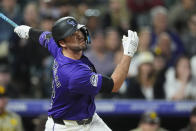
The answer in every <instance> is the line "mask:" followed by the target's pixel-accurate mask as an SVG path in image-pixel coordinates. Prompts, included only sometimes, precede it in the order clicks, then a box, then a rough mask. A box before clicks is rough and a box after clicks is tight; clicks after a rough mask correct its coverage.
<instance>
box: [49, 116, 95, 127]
mask: <svg viewBox="0 0 196 131" xmlns="http://www.w3.org/2000/svg"><path fill="white" fill-rule="evenodd" d="M50 118H52V117H50ZM52 119H53V121H54V123H57V124H61V125H65V123H64V122H63V119H60V118H52ZM92 119H93V118H92V117H90V118H88V119H83V120H76V122H77V124H78V125H86V124H89V123H91V121H92Z"/></svg>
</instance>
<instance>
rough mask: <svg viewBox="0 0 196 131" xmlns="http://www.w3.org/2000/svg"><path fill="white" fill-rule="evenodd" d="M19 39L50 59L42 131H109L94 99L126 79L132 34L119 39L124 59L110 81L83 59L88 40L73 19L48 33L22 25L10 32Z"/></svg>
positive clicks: (134, 36) (63, 20)
mask: <svg viewBox="0 0 196 131" xmlns="http://www.w3.org/2000/svg"><path fill="white" fill-rule="evenodd" d="M14 32H16V33H17V34H18V36H19V37H20V38H23V39H28V38H29V39H31V40H33V41H35V42H37V43H40V44H41V45H42V46H44V47H45V48H47V49H48V50H49V52H50V53H51V55H52V56H53V57H54V64H53V82H52V88H53V92H52V97H51V107H50V109H49V110H48V120H47V122H46V126H45V131H110V130H111V129H110V128H109V127H108V126H107V125H106V124H105V123H104V122H103V120H102V119H101V118H100V117H99V116H98V115H97V114H96V113H95V101H94V98H95V95H96V94H98V93H99V92H106V93H110V92H117V91H118V90H119V89H120V87H121V85H122V83H123V81H124V80H125V78H126V76H127V72H128V69H129V65H130V62H131V58H132V57H133V55H134V53H135V52H136V50H137V47H138V41H139V40H138V36H137V33H136V32H133V31H131V30H129V31H128V36H123V39H122V44H123V49H124V55H123V56H122V59H121V61H120V63H119V64H118V65H117V67H116V69H115V70H114V72H113V74H112V75H111V77H108V76H104V75H101V74H98V73H96V70H95V67H94V66H93V64H92V63H91V62H90V61H89V60H88V58H87V57H86V56H84V55H83V50H84V49H86V48H87V44H89V43H90V42H91V41H90V36H89V32H88V30H87V28H86V27H85V25H81V24H79V23H78V22H77V21H76V19H75V18H73V17H70V16H69V17H63V18H61V19H59V20H57V21H56V22H55V24H54V25H53V28H52V32H48V31H39V30H37V29H34V28H31V27H29V26H26V25H21V26H18V27H16V28H15V29H14Z"/></svg>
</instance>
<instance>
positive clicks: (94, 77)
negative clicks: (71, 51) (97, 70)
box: [90, 74, 98, 87]
mask: <svg viewBox="0 0 196 131" xmlns="http://www.w3.org/2000/svg"><path fill="white" fill-rule="evenodd" d="M90 82H91V85H93V86H95V87H97V83H98V75H97V74H93V75H92V76H91V78H90Z"/></svg>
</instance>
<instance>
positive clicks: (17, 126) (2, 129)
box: [0, 111, 23, 131]
mask: <svg viewBox="0 0 196 131" xmlns="http://www.w3.org/2000/svg"><path fill="white" fill-rule="evenodd" d="M0 131H23V127H22V122H21V118H20V116H19V115H17V114H16V113H13V112H8V111H6V112H4V113H3V114H1V115H0Z"/></svg>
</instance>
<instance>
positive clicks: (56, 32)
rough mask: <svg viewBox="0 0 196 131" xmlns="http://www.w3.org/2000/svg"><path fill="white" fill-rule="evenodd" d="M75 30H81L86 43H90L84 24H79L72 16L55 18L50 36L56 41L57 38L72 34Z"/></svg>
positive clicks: (60, 38)
mask: <svg viewBox="0 0 196 131" xmlns="http://www.w3.org/2000/svg"><path fill="white" fill-rule="evenodd" d="M77 30H81V31H82V33H83V34H84V36H85V40H86V44H90V43H91V40H90V35H89V32H88V30H87V28H86V27H85V25H81V24H79V23H78V22H77V21H76V19H75V18H74V17H71V16H67V17H63V18H60V19H59V20H57V21H56V22H55V23H54V25H53V27H52V36H53V38H54V40H55V41H56V42H57V43H58V41H59V40H62V39H64V38H66V37H67V36H70V35H72V34H73V33H75V32H76V31H77Z"/></svg>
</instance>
